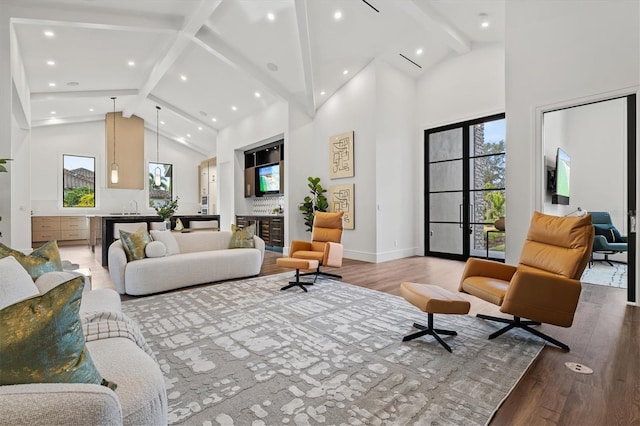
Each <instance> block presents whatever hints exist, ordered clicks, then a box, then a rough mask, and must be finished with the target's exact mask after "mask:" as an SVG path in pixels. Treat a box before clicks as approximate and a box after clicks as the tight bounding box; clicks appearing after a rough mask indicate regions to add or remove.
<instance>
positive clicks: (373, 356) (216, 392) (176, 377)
mask: <svg viewBox="0 0 640 426" xmlns="http://www.w3.org/2000/svg"><path fill="white" fill-rule="evenodd" d="M291 278H292V274H291V273H285V274H278V275H270V276H263V277H256V278H252V279H246V280H241V281H234V282H227V283H223V284H218V285H211V286H208V287H200V288H197V289H191V290H186V291H181V292H176V293H168V294H163V295H156V296H151V297H145V298H140V299H135V300H130V301H126V302H124V306H123V310H124V311H125V313H126V314H127V315H129V316H130V317H131V318H133V319H134V320H135V321H136V322H137V323H138V325H139V326H140V327H141V329H142V332H143V334H144V336H145V338H146V339H147V342H148V344H149V346H150V347H151V349H152V350H153V351H154V353H155V354H156V358H157V360H158V362H159V364H160V367H161V369H162V372H163V374H164V376H165V383H166V385H167V395H168V400H169V423H170V424H189V425H255V426H257V425H316V424H331V425H364V424H375V425H382V424H386V425H407V424H440V425H449V424H451V425H459V424H464V425H483V424H486V423H488V421H489V420H490V419H491V417H492V415H493V413H494V412H495V410H497V408H498V407H499V405H500V404H501V403H502V401H503V400H504V399H505V398H506V396H507V395H508V394H509V392H510V391H511V389H512V388H513V387H514V386H515V384H516V383H517V382H518V380H519V379H520V377H521V376H522V375H523V374H524V372H525V371H526V369H527V368H528V366H529V365H530V364H531V363H532V362H533V360H534V359H535V358H536V356H537V355H538V354H539V352H540V351H541V349H542V347H543V342H542V341H541V340H539V339H538V338H537V337H535V336H530V335H528V334H527V335H524V334H521V333H520V332H519V331H514V332H509V333H507V334H505V335H503V336H502V337H500V338H497V339H495V340H491V341H490V340H488V339H487V336H488V335H489V334H490V333H491V332H493V331H495V330H496V325H494V324H491V323H490V322H486V321H483V320H480V319H477V318H474V317H470V316H467V315H436V318H435V322H436V326H437V327H438V328H445V329H451V330H457V331H458V336H445V337H444V338H445V339H446V341H447V342H448V343H449V344H450V345H451V347H452V349H453V353H449V352H447V351H446V350H445V349H443V348H442V347H441V346H440V345H438V344H437V343H436V342H435V341H434V340H433V339H432V338H431V337H424V338H419V339H416V340H413V341H410V342H406V343H405V342H402V337H403V336H405V335H407V334H409V333H412V332H414V331H415V330H414V329H413V328H412V324H413V323H414V322H420V323H424V324H426V322H427V318H426V314H424V313H423V312H421V311H419V310H418V309H417V308H415V307H414V306H413V305H410V304H409V303H408V302H406V301H405V300H404V299H402V298H400V297H397V296H392V295H388V294H385V293H381V292H378V291H374V290H369V289H366V288H361V287H357V286H354V285H350V284H345V283H341V282H337V281H332V280H327V279H318V282H317V283H316V284H315V285H314V286H312V287H309V292H308V293H305V292H303V291H302V290H300V289H297V288H291V289H289V290H286V291H280V288H281V287H282V286H284V285H286V283H287V282H288V281H289V280H290V279H291Z"/></svg>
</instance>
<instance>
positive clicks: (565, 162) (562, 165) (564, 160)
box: [556, 148, 571, 197]
mask: <svg viewBox="0 0 640 426" xmlns="http://www.w3.org/2000/svg"><path fill="white" fill-rule="evenodd" d="M570 176H571V158H570V157H569V154H567V153H566V152H564V151H563V150H562V149H560V148H558V153H557V155H556V195H561V196H563V197H568V196H569V181H570Z"/></svg>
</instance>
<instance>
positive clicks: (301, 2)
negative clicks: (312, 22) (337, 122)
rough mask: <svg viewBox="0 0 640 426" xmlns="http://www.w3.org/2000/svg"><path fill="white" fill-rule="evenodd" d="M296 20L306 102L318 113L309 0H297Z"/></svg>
mask: <svg viewBox="0 0 640 426" xmlns="http://www.w3.org/2000/svg"><path fill="white" fill-rule="evenodd" d="M294 7H295V11H296V20H297V23H298V38H299V40H300V56H301V57H302V70H303V73H304V89H305V100H306V102H307V104H309V107H308V108H311V109H313V112H314V114H315V111H316V95H315V92H314V90H313V89H314V85H313V61H312V57H311V38H310V37H309V11H308V8H307V0H296V1H295V3H294Z"/></svg>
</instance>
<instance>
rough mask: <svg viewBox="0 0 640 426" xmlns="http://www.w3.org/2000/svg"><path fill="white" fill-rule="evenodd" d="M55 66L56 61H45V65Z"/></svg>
mask: <svg viewBox="0 0 640 426" xmlns="http://www.w3.org/2000/svg"><path fill="white" fill-rule="evenodd" d="M55 64H56V61H47V65H49V66H50V67H52V66H54V65H55Z"/></svg>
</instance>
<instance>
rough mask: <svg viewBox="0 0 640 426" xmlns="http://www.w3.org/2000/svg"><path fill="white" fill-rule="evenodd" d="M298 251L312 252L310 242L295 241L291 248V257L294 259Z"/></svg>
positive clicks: (292, 242)
mask: <svg viewBox="0 0 640 426" xmlns="http://www.w3.org/2000/svg"><path fill="white" fill-rule="evenodd" d="M298 250H304V251H309V250H311V243H310V242H309V241H300V240H293V241H291V247H290V248H289V257H292V256H293V254H294V253H295V252H297V251H298Z"/></svg>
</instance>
